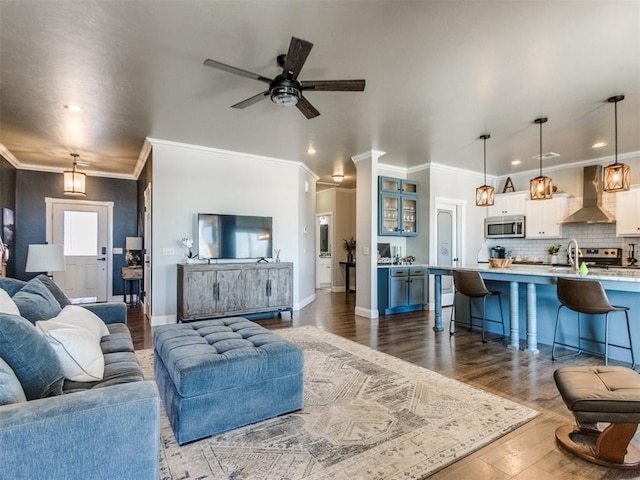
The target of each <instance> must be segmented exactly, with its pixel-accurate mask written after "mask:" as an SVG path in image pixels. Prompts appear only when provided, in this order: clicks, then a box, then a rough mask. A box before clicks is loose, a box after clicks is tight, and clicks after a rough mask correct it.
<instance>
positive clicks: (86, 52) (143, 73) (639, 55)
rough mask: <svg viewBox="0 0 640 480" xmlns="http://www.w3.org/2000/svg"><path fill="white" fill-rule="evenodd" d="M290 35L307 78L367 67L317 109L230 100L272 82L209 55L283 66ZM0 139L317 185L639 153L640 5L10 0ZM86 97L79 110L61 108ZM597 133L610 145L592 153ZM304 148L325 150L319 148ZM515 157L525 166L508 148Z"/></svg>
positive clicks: (38, 149) (0, 24)
mask: <svg viewBox="0 0 640 480" xmlns="http://www.w3.org/2000/svg"><path fill="white" fill-rule="evenodd" d="M291 36H297V37H300V38H303V39H305V40H308V41H310V42H312V43H313V44H314V48H313V50H312V51H311V54H310V55H309V58H308V60H307V62H306V64H305V66H304V68H303V69H302V73H301V74H300V77H299V79H301V80H324V79H357V78H364V79H366V82H367V83H366V89H365V91H364V92H362V93H357V92H308V93H305V96H306V97H307V98H308V99H309V101H310V102H311V103H312V104H313V105H314V106H315V107H316V108H317V109H318V110H319V111H320V112H321V115H320V116H319V117H317V118H315V119H312V120H306V119H305V118H304V116H303V115H302V114H301V113H300V112H299V111H298V110H297V109H296V108H281V107H278V106H276V105H274V104H272V103H271V102H270V101H269V100H265V101H262V102H260V103H258V104H256V105H253V106H251V107H249V108H247V109H244V110H238V109H231V108H229V107H230V105H233V104H235V103H237V102H239V101H241V100H244V99H245V98H248V97H250V96H252V95H255V94H257V93H259V92H260V91H263V90H264V89H265V88H264V87H265V84H264V83H261V82H257V81H254V80H251V79H248V78H244V77H239V76H235V75H232V74H230V73H226V72H222V71H218V70H215V69H212V68H208V67H206V66H204V65H203V63H202V62H203V61H204V60H205V59H206V58H212V59H215V60H218V61H220V62H223V63H227V64H230V65H234V66H237V67H239V68H242V69H245V70H249V71H252V72H256V73H258V74H261V75H264V76H267V77H274V76H275V75H277V74H278V73H280V69H279V68H278V67H277V64H276V56H277V55H278V54H280V53H286V50H287V48H288V45H289V41H290V38H291ZM0 87H1V88H0V143H1V144H3V145H4V146H5V147H6V149H8V150H9V151H10V152H11V153H12V154H13V156H14V157H15V158H16V159H17V160H18V162H19V164H20V165H21V166H23V167H24V168H32V167H33V166H37V168H43V169H62V168H68V167H69V166H70V165H71V157H70V156H69V154H70V153H79V154H80V159H81V160H84V161H88V162H90V165H89V166H87V167H85V170H86V171H88V172H94V173H95V174H101V175H114V176H122V175H124V176H126V175H132V174H133V173H134V170H135V166H136V162H137V160H138V156H139V155H140V151H141V149H142V146H143V142H144V138H145V137H154V138H161V139H166V140H172V141H176V142H184V143H190V144H197V145H204V146H211V147H216V148H221V149H228V150H235V151H241V152H247V153H252V154H258V155H265V156H270V157H277V158H284V159H289V160H295V161H302V162H304V163H306V164H307V165H308V166H309V167H310V168H311V169H312V170H313V171H315V172H316V173H317V174H318V175H319V176H320V177H321V180H322V181H331V174H332V173H334V172H342V171H343V170H344V173H345V174H346V179H345V182H344V185H346V186H352V185H353V181H354V177H355V170H354V167H353V164H352V162H351V160H350V158H351V156H353V155H356V154H359V153H362V152H365V151H368V150H371V149H375V150H382V151H385V152H387V153H386V155H384V156H383V157H382V159H381V161H382V162H383V163H386V164H389V165H394V166H399V167H409V168H410V167H412V166H417V165H423V164H426V163H428V162H437V163H441V164H447V165H452V166H455V167H461V168H466V169H470V170H476V171H482V152H483V150H482V141H481V140H478V137H479V136H480V134H482V133H485V132H488V133H490V134H491V139H490V140H489V141H488V142H487V164H488V173H489V174H509V173H513V172H517V171H525V170H535V169H537V168H538V161H537V160H535V159H533V158H532V156H534V155H536V154H538V153H539V127H538V126H537V125H535V124H533V120H534V119H535V118H536V117H539V116H547V117H548V118H549V122H548V123H546V124H545V125H544V127H543V152H549V151H553V152H557V153H559V154H560V157H557V158H556V159H553V160H549V161H545V163H544V166H545V167H546V166H551V165H556V164H562V163H571V162H576V161H580V160H587V159H595V158H600V157H606V156H610V155H613V152H614V133H613V132H614V107H613V104H609V103H607V102H606V99H607V98H608V97H610V96H612V95H615V94H624V95H625V96H626V99H625V100H624V101H623V102H621V103H619V104H618V152H619V154H622V153H625V152H637V151H640V2H639V1H636V0H630V1H613V0H603V1H579V0H577V1H569V0H567V1H562V0H555V1H553V0H552V1H545V2H535V1H526V2H525V1H496V2H490V1H462V2H455V1H412V2H409V1H326V0H324V1H275V2H268V1H225V2H222V1H178V0H173V1H142V0H129V1H67V2H64V1H54V2H53V1H29V0H22V1H9V0H0ZM67 104H78V105H80V106H82V108H83V110H82V111H81V112H80V113H72V112H70V111H68V110H65V109H64V108H63V106H64V105H67ZM599 140H604V141H607V142H609V144H608V146H606V147H604V148H602V149H600V150H594V149H592V148H591V145H592V144H593V143H594V142H596V141H599ZM309 146H313V147H315V148H316V149H317V153H316V154H315V155H313V156H311V155H309V154H307V153H306V150H307V148H308V147H309ZM513 159H520V160H521V161H522V164H521V165H520V166H518V167H514V166H512V165H511V164H510V162H511V160H513Z"/></svg>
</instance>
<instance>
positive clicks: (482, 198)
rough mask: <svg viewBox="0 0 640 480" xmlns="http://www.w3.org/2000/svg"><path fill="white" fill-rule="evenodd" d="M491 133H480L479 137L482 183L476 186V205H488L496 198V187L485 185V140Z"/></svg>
mask: <svg viewBox="0 0 640 480" xmlns="http://www.w3.org/2000/svg"><path fill="white" fill-rule="evenodd" d="M489 138H491V135H489V134H488V133H485V134H483V135H480V139H481V140H484V185H482V186H480V187H478V188H476V206H478V207H490V206H491V205H493V204H494V203H495V200H496V189H495V188H493V187H492V186H491V185H487V140H488V139H489Z"/></svg>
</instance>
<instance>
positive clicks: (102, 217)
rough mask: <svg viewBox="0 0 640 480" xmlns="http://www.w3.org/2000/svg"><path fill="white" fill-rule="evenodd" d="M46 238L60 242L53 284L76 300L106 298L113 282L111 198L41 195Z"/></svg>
mask: <svg viewBox="0 0 640 480" xmlns="http://www.w3.org/2000/svg"><path fill="white" fill-rule="evenodd" d="M45 206H46V239H47V242H48V243H52V244H61V245H64V257H65V264H66V269H65V270H64V271H62V272H54V273H53V279H54V281H55V282H56V284H57V285H58V286H59V287H60V288H61V289H62V290H63V291H64V292H65V294H66V295H67V296H68V297H69V298H70V299H72V300H74V301H77V302H106V301H108V300H110V299H111V297H112V291H113V289H112V283H113V262H112V256H111V252H112V246H113V238H112V237H113V202H96V201H89V200H68V199H63V198H49V197H47V198H45Z"/></svg>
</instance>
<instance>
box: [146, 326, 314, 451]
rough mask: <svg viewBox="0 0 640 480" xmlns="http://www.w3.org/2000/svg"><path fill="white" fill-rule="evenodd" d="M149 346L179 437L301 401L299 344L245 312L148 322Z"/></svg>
mask: <svg viewBox="0 0 640 480" xmlns="http://www.w3.org/2000/svg"><path fill="white" fill-rule="evenodd" d="M153 346H154V370H155V376H156V382H157V384H158V389H159V390H160V396H161V397H162V401H163V402H164V405H165V409H166V411H167V415H168V417H169V421H170V422H171V427H172V428H173V432H174V434H175V436H176V440H177V441H178V444H180V445H183V444H185V443H187V442H191V441H193V440H198V439H200V438H204V437H208V436H210V435H213V434H215V433H220V432H224V431H226V430H231V429H233V428H237V427H241V426H243V425H248V424H250V423H255V422H259V421H261V420H266V419H267V418H271V417H275V416H277V415H281V414H283V413H288V412H292V411H294V410H300V409H301V408H302V394H303V381H302V367H303V364H304V357H303V354H302V350H300V348H299V347H298V346H296V345H294V344H293V343H291V342H289V341H287V340H285V339H284V338H282V337H280V336H278V335H276V334H275V333H272V332H270V331H269V330H267V329H266V328H264V327H261V326H260V325H257V324H255V323H254V322H252V321H250V320H247V319H246V318H240V317H233V318H222V319H216V320H201V321H197V322H190V323H179V324H175V325H163V326H160V327H156V328H155V330H154V333H153Z"/></svg>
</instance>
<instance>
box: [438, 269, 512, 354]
mask: <svg viewBox="0 0 640 480" xmlns="http://www.w3.org/2000/svg"><path fill="white" fill-rule="evenodd" d="M453 282H454V285H455V287H456V293H460V294H462V295H464V296H466V297H469V323H468V324H466V325H468V326H469V330H471V328H472V327H473V319H474V318H481V319H482V342H483V343H486V342H487V340H486V339H485V337H484V330H485V323H486V322H493V323H501V324H502V337H500V338H497V339H496V340H501V339H503V338H504V337H505V335H506V334H505V329H504V316H503V314H502V298H501V296H500V292H493V291H491V290H489V289H488V288H487V286H486V285H485V284H484V280H482V277H481V276H480V273H479V272H474V271H463V270H455V271H454V272H453ZM493 296H497V298H498V303H499V305H500V321H498V320H493V319H490V318H486V310H487V308H486V307H487V297H493ZM474 298H482V317H474V316H473V312H472V308H471V307H472V305H471V300H472V299H474ZM453 303H454V305H455V301H454V302H453ZM458 323H463V322H458ZM463 324H464V323H463ZM455 333H456V332H455V327H454V309H452V310H451V320H450V322H449V335H454V334H455Z"/></svg>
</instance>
